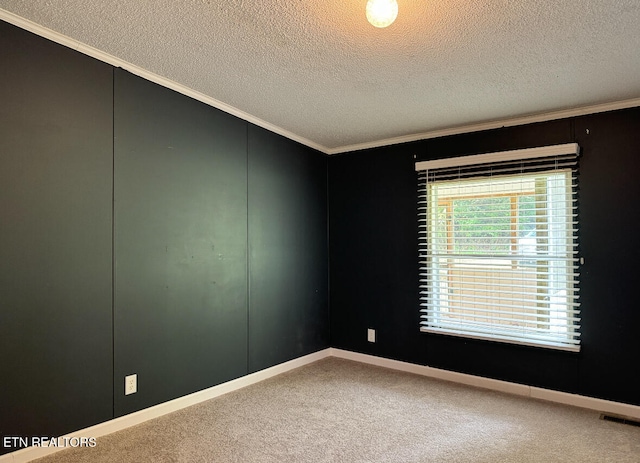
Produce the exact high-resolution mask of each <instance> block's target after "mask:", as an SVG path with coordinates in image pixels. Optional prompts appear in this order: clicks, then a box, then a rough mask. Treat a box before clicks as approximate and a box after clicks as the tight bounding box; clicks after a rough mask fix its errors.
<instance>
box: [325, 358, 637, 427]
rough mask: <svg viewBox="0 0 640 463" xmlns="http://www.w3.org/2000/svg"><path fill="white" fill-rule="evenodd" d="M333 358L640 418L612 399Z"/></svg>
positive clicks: (379, 361) (428, 369)
mask: <svg viewBox="0 0 640 463" xmlns="http://www.w3.org/2000/svg"><path fill="white" fill-rule="evenodd" d="M329 351H330V354H329V355H330V356H332V357H338V358H343V359H347V360H353V361H356V362H361V363H368V364H370V365H376V366H380V367H385V368H390V369H392V370H398V371H404V372H408V373H414V374H417V375H422V376H428V377H430V378H435V379H442V380H444V381H451V382H454V383H459V384H465V385H468V386H473V387H478V388H482V389H490V390H493V391H499V392H506V393H509V394H515V395H520V396H524V397H529V398H531V399H540V400H546V401H548V402H555V403H558V404H563V405H571V406H574V407H580V408H586V409H589V410H594V411H598V412H602V413H612V414H616V415H622V416H628V417H630V418H634V419H640V406H637V405H631V404H625V403H621V402H613V401H611V400H604V399H597V398H594V397H587V396H583V395H578V394H571V393H568V392H560V391H554V390H551V389H544V388H540V387H533V386H527V385H525V384H517V383H511V382H508V381H500V380H497V379H491V378H483V377H481V376H474V375H469V374H465V373H457V372H453V371H448V370H441V369H438V368H433V367H428V366H424V365H417V364H415V363H407V362H402V361H399V360H391V359H387V358H383V357H376V356H374V355H368V354H361V353H358V352H351V351H347V350H342V349H335V348H331V349H329Z"/></svg>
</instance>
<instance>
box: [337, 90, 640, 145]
mask: <svg viewBox="0 0 640 463" xmlns="http://www.w3.org/2000/svg"><path fill="white" fill-rule="evenodd" d="M638 106H640V98H631V99H628V100H620V101H612V102H609V103H601V104H596V105H589V106H580V107H577V108H571V109H562V110H558V111H550V112H545V113H539V114H531V115H528V116H519V117H513V118H507V119H497V120H494V121H488V122H479V123H476V124H468V125H460V126H456V127H449V128H444V129H437V130H430V131H427V132H421V133H415V134H409V135H403V136H400V137H392V138H385V139H383V140H377V141H372V142H366V143H358V144H354V145H345V146H340V147H337V148H330V149H329V150H328V151H327V152H326V153H327V154H341V153H348V152H350V151H358V150H364V149H371V148H380V147H384V146H389V145H396V144H399V143H408V142H414V141H420V140H428V139H430V138H438V137H446V136H448V135H459V134H463V133H471V132H480V131H482V130H491V129H500V128H503V127H513V126H516V125H525V124H534V123H536V122H546V121H552V120H556V119H565V118H568V117H577V116H586V115H588V114H596V113H603V112H607V111H616V110H619V109H628V108H635V107H638Z"/></svg>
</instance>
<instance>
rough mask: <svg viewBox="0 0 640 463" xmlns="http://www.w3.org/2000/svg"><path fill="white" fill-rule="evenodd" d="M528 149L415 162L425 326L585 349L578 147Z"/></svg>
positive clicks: (531, 342) (458, 332)
mask: <svg viewBox="0 0 640 463" xmlns="http://www.w3.org/2000/svg"><path fill="white" fill-rule="evenodd" d="M525 152H526V153H534V154H535V156H534V157H533V158H526V157H525V156H524V155H525V154H526V153H525ZM525 152H519V151H518V152H505V153H496V155H486V156H485V155H479V156H471V157H468V158H460V159H453V160H443V161H442V162H440V161H438V162H431V161H429V162H426V163H424V162H423V163H417V164H416V169H417V170H418V186H419V188H418V236H419V292H420V295H419V299H420V304H419V305H420V312H421V315H420V318H421V321H420V327H421V330H423V331H432V332H443V333H448V334H456V335H460V336H471V337H481V338H483V339H497V340H502V341H506V342H517V343H521V344H533V345H544V346H550V347H554V348H560V349H567V350H577V349H579V336H580V329H579V328H580V325H579V323H580V310H579V307H580V302H579V287H578V282H579V268H580V264H579V262H580V260H579V249H578V241H577V232H578V218H579V217H578V214H579V211H578V201H577V191H578V183H577V153H578V152H579V149H578V147H577V145H573V144H569V145H560V146H557V147H547V148H540V149H533V150H525ZM509 157H513V159H508V158H509ZM470 160H471V161H474V160H478V161H479V162H482V164H471V165H469V164H468V163H469V161H470ZM486 160H491V161H490V162H485V161H486ZM494 161H495V162H494ZM447 164H451V166H446V165H447ZM433 165H439V166H441V167H439V168H436V169H433V168H432V167H433ZM419 167H421V168H424V167H426V168H428V169H429V170H419Z"/></svg>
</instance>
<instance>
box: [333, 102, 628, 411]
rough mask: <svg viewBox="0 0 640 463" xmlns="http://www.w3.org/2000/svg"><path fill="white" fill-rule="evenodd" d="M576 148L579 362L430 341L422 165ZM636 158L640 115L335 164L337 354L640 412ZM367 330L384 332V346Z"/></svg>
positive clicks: (613, 115) (522, 350)
mask: <svg viewBox="0 0 640 463" xmlns="http://www.w3.org/2000/svg"><path fill="white" fill-rule="evenodd" d="M587 129H588V130H589V133H588V134H587ZM573 141H576V142H578V143H579V144H580V147H581V150H582V157H581V161H580V175H579V182H580V192H579V200H580V221H581V226H580V243H581V251H582V253H583V255H584V257H585V259H586V262H585V265H584V266H583V267H582V269H581V271H582V286H581V302H582V318H583V320H582V326H583V328H582V350H581V352H580V353H577V354H576V353H568V352H560V351H553V350H547V349H541V348H532V347H521V346H514V345H507V344H500V343H495V342H489V341H476V340H471V339H463V338H456V337H452V336H444V335H436V334H427V333H420V332H419V330H418V290H417V285H418V283H417V220H416V213H417V212H416V211H417V191H416V175H415V173H414V162H415V160H416V159H417V160H425V159H435V158H440V157H450V156H460V155H465V154H477V153H482V152H493V151H502V150H510V149H519V148H529V147H535V146H544V145H551V144H560V143H568V142H573ZM638 146H640V109H630V110H621V111H616V112H610V113H602V114H595V115H591V116H584V117H579V118H573V119H564V120H558V121H551V122H545V123H539V124H531V125H525V126H518V127H511V128H503V129H498V130H491V131H485V132H477V133H468V134H462V135H456V136H450V137H443V138H438V139H433V140H425V141H422V142H416V143H408V144H401V145H396V146H391V147H387V148H381V149H373V150H365V151H360V152H354V153H349V154H345V155H341V156H335V157H331V158H330V159H329V197H330V200H329V211H330V213H329V223H330V233H329V242H330V275H331V278H330V287H331V297H330V308H331V345H332V347H338V348H343V349H348V350H354V351H358V352H364V353H370V354H374V355H380V356H383V357H388V358H393V359H399V360H404V361H409V362H414V363H418V364H423V365H429V366H434V367H438V368H444V369H449V370H453V371H460V372H465V373H470V374H475V375H480V376H486V377H491V378H498V379H503V380H508V381H513V382H518V383H523V384H529V385H534V386H540V387H545V388H551V389H556V390H561V391H568V392H574V393H579V394H584V395H588V396H593V397H599V398H605V399H610V400H616V401H621V402H626V403H631V404H640V392H639V391H640V388H639V387H638V386H639V385H640V384H639V383H638V380H637V379H634V376H633V375H634V372H633V370H634V367H633V365H634V362H635V360H634V359H637V356H638V353H640V337H639V336H637V333H636V330H637V327H638V326H640V311H638V310H637V304H636V303H635V300H634V292H635V289H636V287H637V282H638V281H640V270H638V267H637V266H636V265H635V264H634V263H635V261H636V260H637V259H638V257H640V256H639V254H640V251H638V249H637V248H635V247H634V246H633V245H632V243H634V242H635V235H636V234H637V230H638V227H640V216H638V214H636V213H635V211H636V209H637V207H636V205H635V202H636V198H638V197H639V196H638V195H639V193H640V182H638V180H637V179H638V176H639V175H640V151H639V148H638ZM414 156H415V158H416V159H414ZM629 243H631V244H629ZM367 328H375V329H376V330H377V333H378V340H377V342H376V343H375V344H372V343H368V342H367V340H366V339H367V338H366V330H367Z"/></svg>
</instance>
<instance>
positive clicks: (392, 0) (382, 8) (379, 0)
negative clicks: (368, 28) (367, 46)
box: [366, 0, 398, 27]
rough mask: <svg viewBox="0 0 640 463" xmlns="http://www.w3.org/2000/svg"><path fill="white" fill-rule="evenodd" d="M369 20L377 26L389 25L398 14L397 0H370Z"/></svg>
mask: <svg viewBox="0 0 640 463" xmlns="http://www.w3.org/2000/svg"><path fill="white" fill-rule="evenodd" d="M366 13H367V20H368V21H369V22H370V23H371V25H372V26H375V27H387V26H389V25H391V23H392V22H393V21H395V20H396V17H397V16H398V2H397V1H396V0H369V1H368V2H367V9H366Z"/></svg>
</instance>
